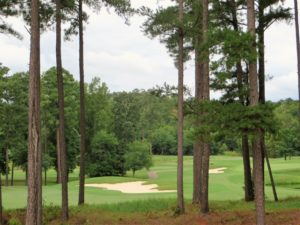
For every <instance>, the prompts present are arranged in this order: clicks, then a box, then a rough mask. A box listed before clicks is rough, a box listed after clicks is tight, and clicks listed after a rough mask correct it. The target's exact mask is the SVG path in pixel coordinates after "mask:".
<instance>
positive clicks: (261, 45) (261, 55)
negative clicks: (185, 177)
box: [258, 4, 266, 193]
mask: <svg viewBox="0 0 300 225" xmlns="http://www.w3.org/2000/svg"><path fill="white" fill-rule="evenodd" d="M258 18H259V25H258V83H259V91H258V93H259V97H258V101H259V103H261V104H265V102H266V97H265V40H264V39H265V31H264V27H263V18H264V8H263V7H262V4H259V6H258ZM264 136H265V132H264V131H263V130H262V132H261V154H262V156H261V158H262V167H263V170H262V173H263V187H264V193H265V154H264V153H265V149H264V147H265V138H264Z"/></svg>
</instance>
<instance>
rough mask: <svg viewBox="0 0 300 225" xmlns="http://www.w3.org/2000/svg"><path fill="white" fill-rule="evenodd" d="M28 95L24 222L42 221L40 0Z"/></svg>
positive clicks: (34, 2) (34, 4) (34, 1)
mask: <svg viewBox="0 0 300 225" xmlns="http://www.w3.org/2000/svg"><path fill="white" fill-rule="evenodd" d="M30 37H31V40H30V64H29V95H28V166H27V169H28V198H27V212H26V225H42V187H41V186H42V152H41V124H40V24H39V1H38V0H31V33H30Z"/></svg>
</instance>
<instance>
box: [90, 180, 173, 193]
mask: <svg viewBox="0 0 300 225" xmlns="http://www.w3.org/2000/svg"><path fill="white" fill-rule="evenodd" d="M144 183H146V182H145V181H135V182H124V183H116V184H86V185H85V186H87V187H97V188H105V189H108V190H112V191H121V192H123V193H127V194H141V193H166V192H176V190H163V191H161V190H158V189H157V188H158V186H157V184H144Z"/></svg>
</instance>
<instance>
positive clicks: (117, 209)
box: [0, 0, 300, 225]
mask: <svg viewBox="0 0 300 225" xmlns="http://www.w3.org/2000/svg"><path fill="white" fill-rule="evenodd" d="M297 7H298V6H297V0H295V1H294V9H292V8H289V7H286V6H285V5H284V1H277V0H274V1H272V0H258V1H255V0H246V1H243V0H242V1H236V0H226V1H222V0H210V1H208V0H177V1H170V4H169V5H167V6H165V7H159V6H158V7H157V8H156V9H151V8H148V7H146V6H143V7H139V8H134V7H132V5H131V1H130V0H95V1H82V0H76V1H74V0H55V1H50V2H49V1H41V0H31V1H15V0H3V1H0V35H7V36H10V37H12V38H17V39H20V40H22V38H23V37H22V34H21V33H19V31H18V30H16V29H14V27H13V26H11V24H10V23H9V20H7V18H8V17H17V18H19V19H21V20H22V21H23V23H24V26H26V27H29V28H28V30H27V31H28V33H29V34H30V57H29V61H28V64H29V67H28V71H20V72H17V73H14V72H13V73H12V72H11V68H8V67H7V66H6V65H4V64H2V62H0V121H1V122H0V149H1V152H0V169H1V175H0V187H1V188H0V224H11V225H12V224H15V225H18V224H26V225H41V224H181V225H184V224H191V225H192V224H258V225H264V224H277V223H278V222H279V221H280V222H279V223H280V224H295V225H296V224H299V223H300V221H299V217H297V216H293V215H299V207H300V205H299V203H298V202H299V193H298V191H299V190H298V189H299V188H300V186H299V185H300V179H299V175H298V171H299V169H300V167H299V159H300V157H299V155H300V136H299V134H300V126H299V125H300V123H299V121H300V113H299V110H300V108H299V100H294V99H292V98H287V99H282V100H279V101H270V100H268V99H267V98H266V88H267V87H268V86H267V81H268V80H269V79H272V78H271V77H268V74H266V69H265V63H266V60H267V59H266V58H265V32H266V30H267V29H268V28H269V27H271V26H272V25H274V24H275V23H279V22H281V23H282V22H285V23H291V21H295V22H294V23H295V30H296V46H295V51H297V56H298V57H297V60H298V68H297V69H298V79H299V81H298V82H299V85H298V88H299V90H298V91H299V93H300V75H299V74H300V47H299V43H300V41H299V25H298V8H297ZM102 8H106V9H107V10H110V9H112V10H113V11H114V12H115V13H116V14H117V15H118V16H120V17H121V18H122V19H124V20H125V22H126V23H129V21H130V18H131V17H132V16H139V17H141V18H143V21H144V22H143V24H142V26H141V28H140V29H141V32H142V33H143V34H144V35H145V36H147V37H149V38H150V39H158V40H159V41H160V43H161V44H163V45H164V46H165V48H166V51H167V52H168V54H169V55H170V57H171V58H172V59H173V63H174V67H175V68H176V69H177V74H174V76H178V84H177V85H175V86H174V85H170V84H168V83H167V82H165V83H164V84H163V85H161V86H159V85H156V86H154V87H152V88H150V89H142V88H140V87H136V89H134V90H131V91H111V90H110V87H108V85H107V84H106V83H105V82H103V81H102V79H101V77H94V78H93V79H91V81H89V82H86V81H85V77H86V75H87V74H86V72H85V68H86V67H87V65H88V64H87V62H86V61H85V55H84V43H85V42H84V38H85V36H84V32H85V27H86V26H89V24H88V20H89V14H90V13H93V12H100V9H102ZM50 30H52V31H53V30H54V32H55V47H56V48H55V54H56V55H55V60H56V65H53V67H51V68H48V69H47V70H46V71H41V51H40V46H41V45H40V42H41V35H42V34H43V32H47V31H50ZM71 38H73V39H74V38H78V58H79V60H78V62H76V65H77V66H78V68H79V80H77V79H75V77H76V76H75V75H74V74H71V72H69V71H68V70H67V69H65V67H64V65H63V62H62V53H63V48H62V46H63V45H64V43H65V42H64V41H63V39H64V40H69V39H71ZM132 41H133V42H134V40H132ZM188 62H193V65H194V70H195V75H194V79H195V84H194V87H189V86H187V85H185V82H184V73H185V65H186V64H187V63H188ZM295 67H296V66H295ZM154 73H155V71H154ZM212 91H217V92H219V93H221V96H220V97H218V98H211V92H212ZM192 92H193V93H192ZM299 96H300V94H299ZM138 184H140V185H141V186H137V187H136V190H135V191H133V189H130V188H129V186H130V185H138ZM117 185H123V186H125V189H120V190H119V189H118V187H117ZM126 185H128V186H127V189H126ZM147 186H148V187H149V190H146V191H145V192H142V191H141V190H142V189H143V188H146V187H147ZM129 189H130V190H129ZM128 191H129V192H128ZM233 193H235V194H236V196H233ZM231 201H233V203H234V204H231ZM76 205H78V206H76ZM234 205H240V206H241V207H240V208H238V207H236V206H234ZM96 214H99V216H96ZM152 214H153V215H152ZM154 214H157V215H156V216H154Z"/></svg>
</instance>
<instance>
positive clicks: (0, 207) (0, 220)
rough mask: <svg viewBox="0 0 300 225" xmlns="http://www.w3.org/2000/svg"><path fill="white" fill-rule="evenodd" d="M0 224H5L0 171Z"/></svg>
mask: <svg viewBox="0 0 300 225" xmlns="http://www.w3.org/2000/svg"><path fill="white" fill-rule="evenodd" d="M0 225H3V204H2V176H1V173H0Z"/></svg>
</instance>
